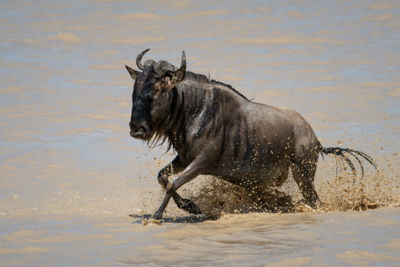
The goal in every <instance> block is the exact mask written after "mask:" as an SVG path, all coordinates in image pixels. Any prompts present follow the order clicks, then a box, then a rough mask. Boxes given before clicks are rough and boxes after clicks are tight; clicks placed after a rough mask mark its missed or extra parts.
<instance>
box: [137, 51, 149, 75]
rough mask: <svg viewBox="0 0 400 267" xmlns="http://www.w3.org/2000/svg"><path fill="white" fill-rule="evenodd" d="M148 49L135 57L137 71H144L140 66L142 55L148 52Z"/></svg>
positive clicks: (141, 65)
mask: <svg viewBox="0 0 400 267" xmlns="http://www.w3.org/2000/svg"><path fill="white" fill-rule="evenodd" d="M149 50H150V48H147V49H146V50H144V51H143V52H142V53H140V54H139V55H138V56H137V57H136V65H137V66H138V68H139V69H141V70H144V67H143V64H142V57H143V56H144V54H146V53H147V51H149Z"/></svg>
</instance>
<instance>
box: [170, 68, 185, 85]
mask: <svg viewBox="0 0 400 267" xmlns="http://www.w3.org/2000/svg"><path fill="white" fill-rule="evenodd" d="M185 73H186V71H185V70H182V69H179V70H177V71H175V73H174V74H173V76H172V77H173V80H174V81H175V82H176V83H179V82H181V81H183V79H185Z"/></svg>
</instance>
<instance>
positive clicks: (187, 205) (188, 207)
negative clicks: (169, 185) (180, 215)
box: [176, 198, 202, 214]
mask: <svg viewBox="0 0 400 267" xmlns="http://www.w3.org/2000/svg"><path fill="white" fill-rule="evenodd" d="M176 204H177V206H178V208H180V209H183V210H184V211H187V212H189V213H191V214H202V212H201V210H200V208H199V207H198V206H197V205H196V204H195V203H194V202H193V201H191V200H189V199H186V198H181V199H179V200H178V201H177V202H176Z"/></svg>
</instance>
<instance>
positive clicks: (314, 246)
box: [0, 0, 400, 266]
mask: <svg viewBox="0 0 400 267" xmlns="http://www.w3.org/2000/svg"><path fill="white" fill-rule="evenodd" d="M399 9H400V5H399V3H398V2H397V1H380V2H379V3H377V2H374V1H360V2H358V1H352V2H349V1H329V2H325V3H319V2H318V3H317V2H308V1H292V2H286V1H281V2H279V4H278V3H277V2H273V1H271V2H265V1H248V2H246V3H244V2H232V1H229V2H228V1H227V2H224V1H221V2H219V1H217V2H216V1H212V2H209V1H202V2H201V3H198V2H196V1H168V2H164V1H146V2H136V1H89V0H88V1H74V2H73V3H70V1H35V2H34V1H2V2H1V3H0V14H1V16H0V29H1V36H0V38H1V42H0V79H1V87H0V110H1V112H0V127H1V131H0V177H1V179H0V259H1V261H0V264H1V265H5V266H8V265H20V266H27V265H54V264H65V265H78V264H82V265H128V264H132V265H144V266H152V265H154V266H157V265H187V264H188V262H190V264H192V265H215V264H219V265H229V266H230V265H238V266H243V265H254V266H263V265H268V264H274V265H281V266H286V265H295V266H296V265H304V266H308V265H313V264H314V265H318V266H320V265H343V264H347V265H368V264H369V265H388V266H390V265H393V266H395V265H397V264H398V262H399V261H400V259H399V256H398V251H399V250H400V243H399V242H400V241H399V240H400V232H399V229H400V228H399V226H400V223H399V220H400V212H399V209H398V206H399V202H400V188H399V181H400V179H399V178H400V177H399V163H400V158H399V155H398V152H399V148H400V145H399V144H400V127H399V125H400V105H399V101H400V89H399V88H400V78H399V77H400V76H399V75H398V73H399V70H400V52H399V51H400V49H399V48H400V36H399V31H398V29H399V26H400V14H399V13H400V10H399ZM148 47H150V48H152V50H151V51H150V53H149V56H151V57H153V58H155V59H160V58H162V59H166V60H168V61H170V62H172V63H174V64H178V63H179V60H180V53H181V50H183V49H184V50H185V51H186V55H187V59H188V69H189V70H192V71H195V72H199V73H203V74H209V75H210V76H211V77H212V78H214V79H217V80H221V81H224V82H227V83H230V84H232V85H233V86H234V87H235V88H237V89H238V90H240V91H241V92H242V93H243V94H245V95H246V96H247V97H249V98H251V99H255V100H256V101H258V102H262V103H268V104H271V105H276V106H286V107H291V108H293V109H296V110H297V111H299V112H300V113H301V114H303V115H304V117H305V118H306V119H307V120H308V121H309V122H310V124H311V125H312V126H313V128H314V130H315V132H316V134H317V136H318V137H319V139H320V141H321V143H322V144H323V145H324V146H336V145H341V146H344V147H351V148H355V149H359V150H362V151H365V152H367V153H368V154H370V155H371V156H373V157H374V158H375V159H376V161H377V163H378V165H379V166H380V170H381V172H380V174H379V175H377V174H376V173H374V171H373V169H372V168H367V170H366V171H367V175H366V176H365V177H364V178H363V179H361V178H360V177H358V178H356V179H355V178H353V177H352V176H351V175H349V174H347V173H346V171H345V170H341V166H340V164H339V165H338V173H336V169H337V168H336V166H337V164H336V161H335V160H334V159H332V158H327V157H326V158H325V160H323V159H320V164H319V169H318V172H317V177H316V187H317V191H318V192H319V194H320V197H321V199H322V201H323V204H322V205H321V207H320V209H319V210H315V211H312V210H309V209H307V207H302V206H301V205H299V207H298V212H297V213H296V214H286V215H279V214H268V213H244V214H240V213H241V212H243V211H246V208H247V204H249V203H247V201H246V199H243V198H240V197H237V195H238V194H237V193H238V190H239V191H240V189H237V188H234V187H232V186H230V185H227V184H225V183H221V182H219V181H215V180H214V179H213V178H210V177H201V178H200V179H198V180H197V181H194V182H193V183H191V184H189V185H187V186H185V187H184V188H182V189H181V191H182V194H183V195H185V196H187V197H191V198H193V199H195V200H196V202H197V203H198V204H199V205H200V206H201V208H202V209H203V210H204V211H205V212H206V213H209V214H215V213H218V214H219V215H221V217H220V218H219V219H218V220H215V221H202V218H187V217H185V216H187V214H185V213H184V212H182V211H179V210H178V209H177V208H176V206H175V205H174V204H173V203H171V204H170V206H169V207H168V209H167V212H166V223H164V224H162V225H151V224H150V225H146V226H143V225H142V224H141V221H142V220H141V218H142V216H143V214H151V213H153V212H154V211H155V210H156V208H157V206H158V205H159V204H160V201H161V198H162V191H161V189H160V188H159V186H158V184H157V182H156V180H155V175H156V173H157V171H158V170H159V169H160V168H161V167H162V166H163V165H164V164H166V163H168V162H169V161H170V160H171V159H172V158H173V154H172V153H167V154H164V151H165V147H164V146H161V147H158V148H155V149H152V150H150V149H148V148H147V146H146V145H145V144H144V143H142V142H140V141H138V140H133V139H132V138H130V137H129V133H128V127H127V124H128V121H129V113H130V94H131V84H132V81H131V79H130V77H129V76H128V74H127V73H126V71H125V70H124V68H123V65H124V64H128V65H131V66H134V65H135V64H134V61H135V57H136V55H137V53H139V52H140V51H142V50H143V49H145V48H148ZM283 190H284V191H285V192H286V193H288V194H290V195H291V196H292V197H293V199H294V200H295V201H298V200H300V198H301V197H300V195H299V192H298V190H297V187H296V185H295V184H294V183H293V181H292V178H289V180H288V182H287V183H286V184H285V185H284V189H283ZM239 195H240V194H239ZM221 203H223V205H222V204H221ZM376 207H378V208H377V209H374V210H371V208H376ZM363 209H369V210H367V211H362V212H361V211H358V210H363ZM128 214H133V215H134V217H128ZM187 220H189V221H191V222H193V221H194V222H197V223H190V222H189V223H188V222H186V221H187Z"/></svg>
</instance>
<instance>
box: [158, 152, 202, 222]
mask: <svg viewBox="0 0 400 267" xmlns="http://www.w3.org/2000/svg"><path fill="white" fill-rule="evenodd" d="M183 169H184V166H183V165H182V164H180V162H179V156H178V157H176V158H175V159H174V160H173V161H172V162H171V163H170V164H168V165H167V166H165V167H164V168H162V169H161V170H160V171H159V173H158V176H157V180H158V183H159V184H160V185H161V186H162V187H163V188H164V189H165V188H166V187H167V184H168V177H169V176H170V175H172V174H174V173H178V172H180V171H182V170H183ZM172 198H173V200H174V201H175V203H176V205H177V206H178V208H180V209H183V210H184V211H187V212H189V213H191V214H201V210H200V209H199V207H198V206H197V205H196V204H195V203H194V202H193V201H191V200H190V199H186V198H183V197H181V196H180V195H179V194H178V193H176V192H173V193H172Z"/></svg>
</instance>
